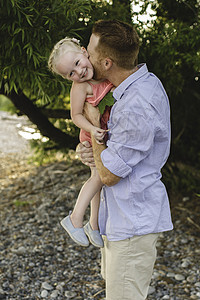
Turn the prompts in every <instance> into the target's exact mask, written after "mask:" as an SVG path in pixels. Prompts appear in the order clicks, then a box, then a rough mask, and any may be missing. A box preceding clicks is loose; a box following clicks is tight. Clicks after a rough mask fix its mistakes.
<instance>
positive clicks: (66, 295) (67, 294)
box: [65, 291, 77, 299]
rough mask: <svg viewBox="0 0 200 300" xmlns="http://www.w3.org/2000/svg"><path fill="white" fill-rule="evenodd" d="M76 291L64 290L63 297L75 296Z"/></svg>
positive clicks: (70, 297)
mask: <svg viewBox="0 0 200 300" xmlns="http://www.w3.org/2000/svg"><path fill="white" fill-rule="evenodd" d="M76 295H77V293H75V292H71V291H66V292H65V297H67V298H69V299H72V298H74V297H76Z"/></svg>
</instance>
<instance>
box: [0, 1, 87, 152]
mask: <svg viewBox="0 0 200 300" xmlns="http://www.w3.org/2000/svg"><path fill="white" fill-rule="evenodd" d="M90 9H91V6H90V2H89V1H85V0H77V1H71V0H59V1H58V0H48V1H46V0H44V1H33V0H31V1H27V0H23V1H22V0H8V1H7V0H3V1H1V3H0V22H1V23H0V30H1V45H0V48H1V51H0V69H1V72H0V88H1V90H0V92H1V94H4V95H6V96H7V97H9V99H10V100H11V101H12V102H13V103H14V105H15V106H16V108H17V109H18V110H19V111H20V112H21V113H23V114H26V115H27V116H28V117H29V119H30V120H31V121H32V122H33V123H35V124H36V125H37V127H38V129H39V130H40V132H41V133H42V134H43V135H44V136H47V137H49V139H51V140H52V141H54V142H55V143H56V144H59V145H60V146H62V147H69V148H70V147H73V145H74V143H75V142H77V139H76V138H74V137H73V136H71V135H69V133H68V132H67V130H66V131H65V130H60V129H59V128H57V127H56V126H54V124H53V122H51V121H50V120H49V118H48V117H51V118H52V117H53V118H56V117H58V116H59V115H60V116H62V117H64V118H69V112H68V111H65V110H64V109H63V108H64V103H63V101H62V97H61V98H59V95H60V94H62V95H63V96H65V95H67V94H68V90H69V82H67V81H64V80H62V79H61V78H57V77H55V76H53V75H52V74H50V72H49V71H48V69H47V61H48V56H49V53H50V51H51V49H52V47H53V45H54V44H55V43H56V42H57V41H58V40H59V39H61V38H63V37H64V36H66V35H68V36H78V33H79V31H80V30H81V23H80V24H79V26H78V28H77V23H79V18H80V16H84V15H87V14H88V12H89V11H90ZM74 28H75V29H74ZM58 102H59V104H58ZM59 106H60V107H59ZM47 107H48V109H46V108H47ZM54 107H59V109H57V110H55V111H54V110H53V108H54Z"/></svg>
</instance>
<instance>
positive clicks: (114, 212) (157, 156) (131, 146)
mask: <svg viewBox="0 0 200 300" xmlns="http://www.w3.org/2000/svg"><path fill="white" fill-rule="evenodd" d="M138 67H139V69H138V70H137V71H136V72H135V73H133V74H132V75H130V76H129V77H128V78H127V79H126V80H124V81H123V82H122V83H121V84H120V85H119V86H118V87H117V88H116V89H115V91H114V93H113V97H114V98H115V100H116V102H115V104H114V106H113V107H112V110H111V115H110V120H109V122H108V128H109V140H108V142H107V148H106V149H105V150H104V151H103V152H102V153H101V159H102V162H103V164H104V166H105V167H106V168H107V169H109V170H110V171H111V172H112V173H113V174H115V175H117V176H119V177H121V180H120V181H119V182H118V183H117V184H116V185H114V186H112V187H108V186H104V187H103V189H102V192H101V202H100V209H99V227H100V232H101V234H104V235H107V238H108V240H110V241H118V240H123V239H126V238H130V237H132V236H134V235H144V234H148V233H157V232H162V231H168V230H171V229H172V228H173V225H172V221H171V213H170V207H169V200H168V195H167V192H166V189H165V186H164V184H163V183H162V181H161V176H162V175H161V168H162V167H163V165H164V164H165V162H166V160H167V158H168V156H169V150H170V107H169V101H168V97H167V94H166V92H165V90H164V88H163V85H162V83H161V82H160V80H159V79H158V78H157V77H156V76H155V75H154V74H152V73H150V72H148V69H147V66H146V64H141V65H139V66H138Z"/></svg>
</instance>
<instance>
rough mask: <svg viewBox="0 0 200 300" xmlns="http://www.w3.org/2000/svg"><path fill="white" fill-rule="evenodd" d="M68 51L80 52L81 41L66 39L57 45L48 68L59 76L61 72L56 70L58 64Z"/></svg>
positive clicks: (50, 57) (52, 52)
mask: <svg viewBox="0 0 200 300" xmlns="http://www.w3.org/2000/svg"><path fill="white" fill-rule="evenodd" d="M68 51H73V52H80V51H81V46H80V41H79V40H77V39H76V38H69V37H65V38H64V39H62V40H60V41H59V42H58V43H57V44H55V46H54V47H53V50H52V51H51V54H50V56H49V60H48V67H49V70H50V71H52V72H53V73H56V74H59V72H58V71H57V69H56V62H57V61H58V59H59V58H60V57H61V55H63V54H65V53H67V52H68Z"/></svg>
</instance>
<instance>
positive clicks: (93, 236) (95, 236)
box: [84, 222, 104, 248]
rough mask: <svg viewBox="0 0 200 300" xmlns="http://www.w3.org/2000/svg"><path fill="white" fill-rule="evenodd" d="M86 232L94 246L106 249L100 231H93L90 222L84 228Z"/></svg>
mask: <svg viewBox="0 0 200 300" xmlns="http://www.w3.org/2000/svg"><path fill="white" fill-rule="evenodd" d="M84 230H85V233H86V235H87V236H88V238H89V240H90V242H91V243H92V244H93V245H94V246H96V247H99V248H103V247H104V244H103V239H102V237H101V235H100V232H99V230H92V227H91V226H90V223H89V222H88V223H87V224H86V225H85V226H84Z"/></svg>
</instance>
